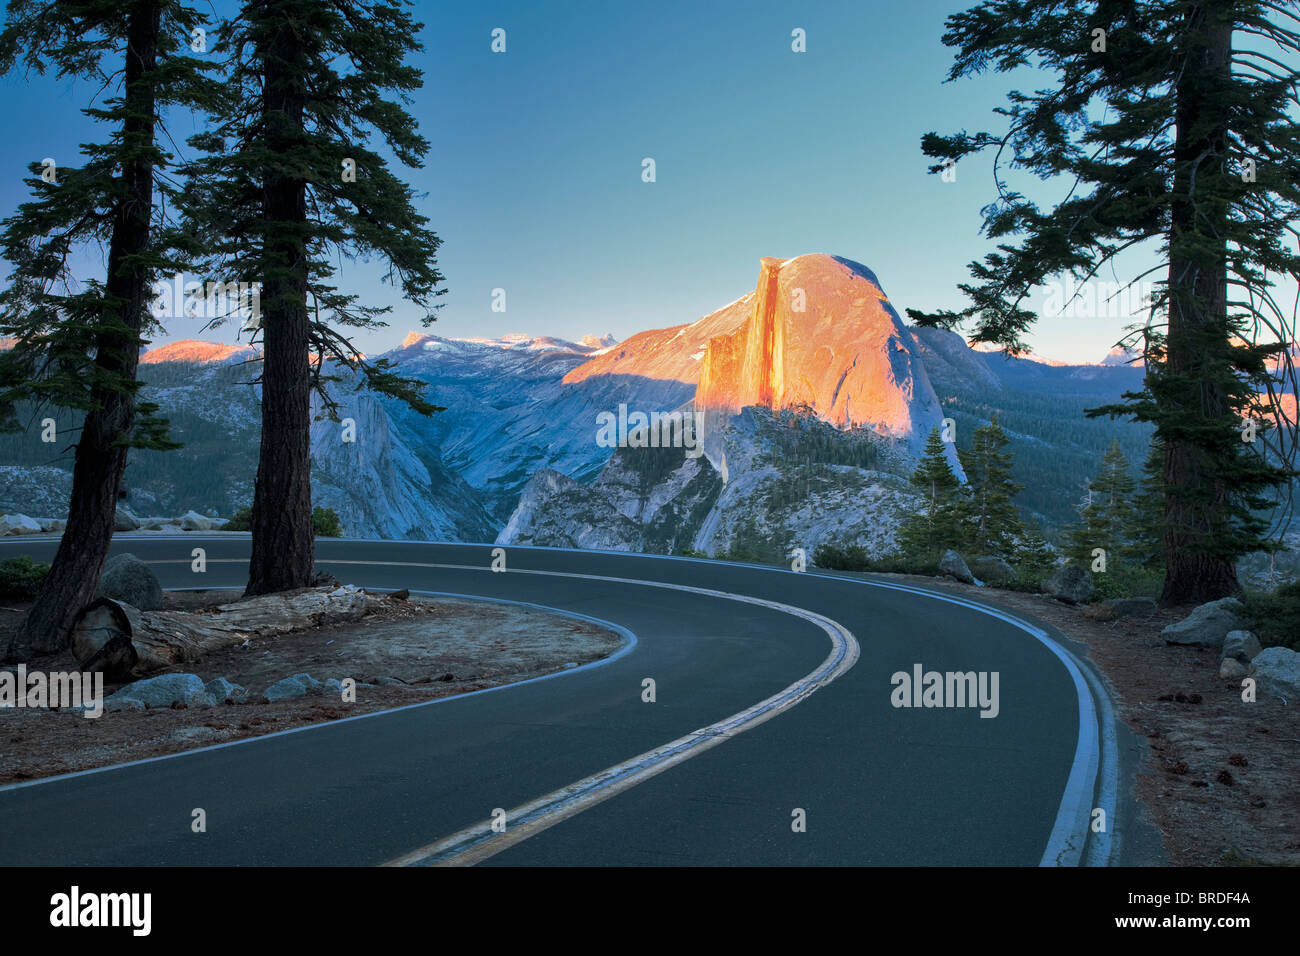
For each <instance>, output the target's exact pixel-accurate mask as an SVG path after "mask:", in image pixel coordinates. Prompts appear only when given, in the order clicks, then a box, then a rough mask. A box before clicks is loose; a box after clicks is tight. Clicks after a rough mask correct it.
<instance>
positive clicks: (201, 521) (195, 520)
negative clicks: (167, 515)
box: [180, 511, 212, 531]
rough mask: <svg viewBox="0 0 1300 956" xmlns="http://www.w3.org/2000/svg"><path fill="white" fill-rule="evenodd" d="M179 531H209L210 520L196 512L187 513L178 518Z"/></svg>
mask: <svg viewBox="0 0 1300 956" xmlns="http://www.w3.org/2000/svg"><path fill="white" fill-rule="evenodd" d="M180 523H181V530H183V531H211V530H212V519H211V518H209V517H207V515H201V514H199V513H198V512H197V511H187V512H185V514H183V515H181V517H180Z"/></svg>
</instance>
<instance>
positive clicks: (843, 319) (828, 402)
mask: <svg viewBox="0 0 1300 956" xmlns="http://www.w3.org/2000/svg"><path fill="white" fill-rule="evenodd" d="M752 298H753V308H752V309H751V310H750V311H749V316H748V319H747V321H745V322H744V324H742V325H741V326H740V327H739V328H736V329H735V330H734V331H732V332H729V333H726V334H724V335H716V336H714V337H713V338H710V339H709V343H708V348H707V349H706V350H705V353H704V358H703V362H702V363H701V368H700V375H699V385H698V388H697V390H696V393H695V407H696V409H697V410H702V411H705V412H707V413H710V414H711V413H732V414H734V413H735V412H738V411H740V409H742V408H744V407H746V406H748V405H763V406H766V407H768V408H773V409H780V408H785V407H787V406H791V405H800V404H806V405H808V406H810V407H811V408H812V409H813V410H814V411H815V412H816V414H817V415H818V416H819V417H820V418H823V419H825V420H826V421H828V422H830V423H831V424H833V425H836V426H838V427H841V428H848V427H852V426H855V425H867V426H871V427H873V428H875V429H876V430H877V431H879V432H881V433H882V434H890V435H893V436H895V437H897V438H902V439H908V440H913V441H914V440H916V439H917V438H918V437H920V438H922V439H923V438H924V435H919V436H918V431H919V429H918V426H924V427H925V428H927V429H928V427H929V425H931V424H932V423H935V422H936V421H937V419H938V418H941V417H942V415H941V413H940V412H939V405H938V402H937V400H936V399H935V397H934V392H933V390H932V389H931V387H930V383H929V379H928V377H927V376H926V374H925V370H924V369H923V368H922V366H921V364H920V363H919V362H916V361H913V359H912V355H911V350H910V348H909V346H910V345H912V341H913V340H912V336H911V333H909V332H908V331H907V329H906V328H905V327H904V326H903V323H902V321H901V320H900V319H899V317H898V314H897V313H896V312H895V311H894V309H893V307H892V306H891V305H890V304H889V300H888V299H887V298H886V297H885V293H884V292H882V291H881V289H880V284H879V283H878V282H877V281H876V277H875V275H873V274H872V272H871V270H869V269H867V268H866V267H865V266H862V265H859V264H858V263H856V262H851V261H849V260H847V259H839V258H836V257H834V256H827V255H807V256H798V257H797V258H794V259H786V260H782V259H772V258H767V259H763V260H762V268H761V271H760V273H759V278H758V288H757V289H756V290H755V291H754V294H753V297H752Z"/></svg>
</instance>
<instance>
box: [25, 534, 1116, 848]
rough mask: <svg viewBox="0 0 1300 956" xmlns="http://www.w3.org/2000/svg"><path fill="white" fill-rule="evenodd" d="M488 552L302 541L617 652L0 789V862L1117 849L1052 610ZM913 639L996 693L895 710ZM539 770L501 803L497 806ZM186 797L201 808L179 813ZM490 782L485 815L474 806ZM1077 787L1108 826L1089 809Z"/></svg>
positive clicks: (1081, 682)
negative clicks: (381, 708)
mask: <svg viewBox="0 0 1300 956" xmlns="http://www.w3.org/2000/svg"><path fill="white" fill-rule="evenodd" d="M55 544H56V542H54V541H51V540H49V539H43V540H39V541H38V540H36V539H18V540H12V539H11V540H8V541H4V542H0V557H7V556H10V555H12V554H14V553H29V554H32V555H33V556H35V557H37V558H43V559H46V560H48V558H49V557H50V556H52V554H53V551H54V547H55ZM196 547H202V548H204V549H205V550H206V554H207V570H206V572H204V573H202V574H198V573H194V572H193V571H192V570H191V561H192V558H191V553H192V550H193V549H194V548H196ZM248 549H249V540H248V538H247V537H244V536H234V535H225V536H206V537H205V536H195V535H186V536H183V537H175V538H172V537H159V536H135V537H132V536H121V535H119V536H118V537H117V538H116V539H115V541H114V545H113V550H114V552H120V551H131V552H133V553H134V554H136V555H138V556H139V557H141V558H142V559H144V560H145V561H147V562H149V563H150V564H151V565H152V566H153V567H154V569H155V570H156V571H157V573H158V576H159V578H160V580H161V582H162V584H163V586H164V587H173V588H181V587H227V586H242V585H243V584H244V583H245V581H246V578H247V555H248ZM505 551H506V559H507V568H508V569H507V570H506V571H505V572H504V573H500V572H493V571H492V570H491V568H490V566H491V563H492V546H491V545H461V544H434V543H421V542H393V541H353V540H332V539H324V540H321V541H319V542H318V544H317V563H318V565H319V566H321V567H323V568H325V569H328V570H330V571H331V572H333V573H334V574H335V575H337V576H338V577H339V578H340V579H342V580H344V581H348V582H350V583H354V584H357V585H361V586H366V587H372V588H385V589H397V588H410V589H411V590H413V591H423V592H430V593H449V594H461V595H474V596H481V597H487V598H493V599H501V600H510V601H519V602H528V603H532V604H537V605H542V606H545V607H548V608H554V609H557V610H559V611H563V612H567V613H572V614H580V615H584V616H587V617H591V618H594V619H597V620H600V621H602V622H606V623H609V624H612V625H614V626H615V627H617V628H618V629H620V630H622V631H623V633H624V634H625V636H627V638H628V644H627V646H626V647H625V648H624V650H623V651H622V652H620V653H619V654H617V655H615V656H614V657H613V658H611V659H608V660H607V661H605V662H601V663H599V664H596V665H590V666H587V667H584V668H580V669H574V670H569V671H565V672H562V673H560V674H558V675H555V676H553V677H549V678H545V679H540V680H535V681H530V682H527V683H524V684H517V685H513V686H509V687H505V688H500V689H495V690H492V691H486V692H480V693H476V694H470V695H464V696H460V697H453V698H449V699H446V700H442V701H437V702H432V703H428V704H420V705H416V706H412V707H406V708H403V709H400V710H395V711H387V712H384V713H380V714H375V715H369V716H365V717H358V718H353V719H348V720H344V721H337V722H333V723H329V724H324V725H320V726H317V727H313V728H309V729H307V730H303V731H296V732H287V733H281V734H273V735H270V736H266V737H261V738H257V739H254V740H251V741H244V742H239V743H236V744H226V745H220V746H216V747H209V748H205V749H202V750H197V751H192V752H189V753H187V754H184V755H181V756H177V757H172V758H165V759H159V760H150V761H144V762H140V763H135V764H128V765H123V766H120V767H114V768H108V769H106V770H103V771H91V772H87V773H81V774H71V775H66V776H63V777H57V778H53V779H50V780H48V781H35V782H32V783H26V784H19V785H14V786H9V787H4V788H0V832H3V833H4V839H3V841H0V864H2V865H7V866H10V865H32V864H38V865H107V864H113V865H204V864H228V865H277V864H306V865H373V864H381V863H385V862H392V861H397V860H399V859H401V862H404V863H411V862H420V863H431V862H451V863H465V862H480V861H481V862H484V863H487V864H496V865H561V864H570V865H571V864H623V865H645V864H650V865H676V864H706V865H729V864H747V865H809V864H893V865H941V864H957V865H971V864H973V865H990V864H1011V865H1040V864H1042V865H1075V864H1080V863H1085V864H1102V865H1104V864H1115V863H1119V862H1125V860H1124V857H1123V852H1124V834H1125V832H1126V829H1131V826H1132V825H1135V824H1132V821H1133V820H1134V819H1135V815H1134V814H1133V813H1132V812H1131V809H1132V805H1131V801H1130V800H1129V798H1128V797H1126V795H1125V794H1126V793H1127V791H1128V789H1129V787H1128V785H1127V783H1126V780H1127V778H1128V777H1130V776H1131V770H1129V769H1127V768H1126V760H1127V758H1126V756H1125V754H1126V752H1127V750H1129V749H1131V746H1132V744H1131V742H1130V741H1127V739H1126V735H1127V733H1128V732H1127V731H1126V730H1123V729H1117V726H1116V722H1115V721H1114V719H1113V716H1112V714H1111V712H1110V703H1109V700H1108V699H1107V697H1106V695H1105V692H1104V691H1103V690H1102V689H1101V685H1100V683H1099V682H1098V681H1097V679H1096V677H1095V675H1094V674H1093V672H1092V671H1091V670H1090V668H1089V667H1088V666H1087V665H1086V664H1085V663H1084V662H1082V661H1081V660H1080V658H1079V657H1078V656H1077V653H1076V651H1077V649H1075V650H1071V648H1070V647H1069V646H1068V642H1067V641H1065V640H1064V639H1063V638H1062V637H1061V636H1060V635H1059V634H1056V633H1054V632H1052V633H1049V631H1048V629H1046V628H1044V627H1042V626H1041V625H1038V624H1036V623H1034V622H1030V621H1026V620H1023V619H1019V618H1016V617H1013V616H1011V615H1009V614H1007V613H1006V612H1002V611H997V610H996V609H993V608H992V607H985V606H982V605H979V604H976V603H975V602H972V601H969V600H966V599H964V598H960V597H954V596H953V595H951V594H946V593H942V592H938V591H935V592H931V591H927V590H925V589H921V588H916V587H912V586H910V585H900V584H898V583H897V582H896V581H893V580H889V579H879V578H871V577H869V576H863V575H837V574H828V573H812V572H805V573H796V572H793V571H789V570H783V569H774V568H764V567H758V566H752V565H741V564H732V563H724V562H713V561H697V560H687V559H678V558H660V557H653V556H645V555H629V554H611V553H606V552H588V551H566V550H554V549H545V548H522V547H509V548H506V549H505ZM855 658H856V659H855ZM915 664H921V665H922V666H923V668H924V669H925V670H927V671H929V670H937V671H941V672H944V671H976V672H981V671H987V672H997V673H998V675H999V691H1000V695H999V696H1000V700H999V712H998V714H997V716H996V717H995V718H993V719H988V718H981V717H980V715H979V710H978V708H969V707H968V708H896V707H894V706H893V705H892V704H891V693H892V691H893V689H894V688H893V685H892V684H891V680H890V678H891V675H892V674H894V673H895V672H897V671H905V672H908V673H911V672H912V670H913V666H914V665H915ZM323 676H340V677H342V676H347V675H343V674H340V675H323ZM645 678H653V679H654V681H655V685H656V686H655V690H656V700H655V702H653V703H646V702H644V701H643V700H642V687H643V684H642V682H643V680H644V679H645ZM769 698H775V700H774V701H769V700H768V699H769ZM765 701H767V703H766V704H764V705H763V706H762V707H760V708H758V710H754V708H755V705H758V704H760V703H762V702H765ZM734 715H742V716H741V717H740V718H739V719H738V720H736V721H731V722H730V723H728V718H732V717H733V716H734ZM715 724H718V725H719V726H717V727H714V726H713V725H715ZM701 730H703V733H696V732H698V731H701ZM693 734H694V736H692V735H693ZM670 742H677V743H676V744H675V747H674V748H672V749H671V752H668V751H664V750H663V749H662V748H663V747H664V745H665V744H669V743H670ZM0 746H3V743H2V742H0ZM647 755H648V756H647ZM632 758H638V759H632ZM629 761H630V763H627V764H626V766H624V767H619V765H621V764H625V762H629ZM610 768H618V769H617V770H616V771H614V772H610ZM593 776H594V777H595V780H594V781H588V783H587V784H586V785H584V786H581V787H578V788H575V787H574V784H575V783H577V782H579V781H584V780H587V778H592V777H593ZM547 795H549V797H548V799H546V800H542V801H541V802H540V803H539V804H536V805H535V807H534V808H533V811H532V822H530V823H528V824H527V825H525V817H524V816H523V815H519V814H515V812H514V811H515V808H521V807H525V806H526V805H528V804H530V803H531V802H533V801H537V800H538V798H542V797H544V796H547ZM196 807H202V808H204V810H205V811H206V813H207V832H206V833H202V834H195V833H193V832H191V828H190V823H191V812H192V810H193V809H194V808H196ZM498 808H500V809H504V810H506V811H508V812H507V814H506V832H505V833H504V834H498V833H494V832H493V831H492V830H491V829H490V826H489V822H490V820H491V818H492V814H493V811H494V810H496V809H498ZM1095 809H1101V810H1103V811H1104V813H1105V821H1106V827H1105V830H1104V831H1101V832H1093V829H1094V828H1093V827H1090V826H1089V824H1090V822H1091V821H1093V820H1095V819H1097V816H1096V814H1095V813H1094V811H1095ZM798 810H802V811H803V815H802V816H803V819H804V820H805V821H806V825H805V829H804V830H803V831H802V832H799V831H798V829H797V828H796V827H795V826H793V825H792V824H793V822H794V821H795V820H796V818H797V817H798V814H797V813H796V811H798ZM31 820H37V821H40V825H39V826H36V827H31V828H27V827H25V826H21V825H19V824H18V821H31ZM453 834H460V836H459V837H457V838H456V839H452V840H450V841H448V840H447V838H449V837H451V836H452V835H453Z"/></svg>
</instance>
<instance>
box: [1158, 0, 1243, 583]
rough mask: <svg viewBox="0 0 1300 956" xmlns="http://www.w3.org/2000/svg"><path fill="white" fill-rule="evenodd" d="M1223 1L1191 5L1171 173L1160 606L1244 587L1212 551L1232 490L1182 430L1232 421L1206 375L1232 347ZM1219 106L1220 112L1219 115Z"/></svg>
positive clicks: (1227, 53)
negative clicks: (1169, 428)
mask: <svg viewBox="0 0 1300 956" xmlns="http://www.w3.org/2000/svg"><path fill="white" fill-rule="evenodd" d="M1222 6H1223V4H1222V3H1205V4H1201V5H1198V6H1195V7H1192V8H1190V9H1189V10H1188V13H1187V25H1188V30H1187V34H1186V38H1187V39H1186V42H1187V51H1188V52H1187V62H1186V65H1185V67H1184V69H1183V72H1182V75H1181V77H1180V79H1179V81H1178V84H1177V88H1176V92H1175V96H1176V98H1177V106H1176V118H1175V122H1176V140H1175V146H1174V160H1175V169H1176V171H1175V175H1174V187H1173V194H1172V197H1171V223H1170V225H1171V231H1170V245H1169V328H1168V339H1167V343H1166V345H1167V351H1166V356H1165V368H1164V370H1162V371H1163V372H1167V373H1169V374H1171V375H1174V376H1186V381H1184V382H1178V381H1177V380H1175V381H1174V382H1172V383H1169V382H1166V385H1165V388H1164V394H1163V397H1164V398H1165V400H1166V402H1167V405H1168V407H1172V408H1176V409H1177V410H1178V413H1179V417H1180V419H1182V421H1181V422H1179V423H1178V424H1176V425H1175V429H1176V432H1175V433H1174V434H1169V435H1166V436H1165V460H1164V484H1165V488H1166V491H1165V535H1164V548H1165V583H1164V590H1163V593H1162V594H1161V602H1162V603H1164V604H1181V603H1187V602H1196V603H1201V602H1204V601H1209V600H1214V599H1216V598H1221V597H1225V596H1227V595H1229V594H1234V593H1236V592H1237V591H1239V590H1240V589H1241V588H1240V585H1239V584H1238V582H1237V573H1236V568H1235V565H1234V563H1233V561H1232V560H1230V559H1228V558H1224V557H1221V556H1217V555H1214V554H1212V553H1207V550H1208V549H1209V548H1210V546H1211V545H1212V544H1213V542H1214V540H1215V539H1216V537H1217V536H1218V535H1219V534H1220V533H1222V532H1223V531H1224V530H1225V529H1227V528H1228V526H1229V525H1228V522H1230V520H1231V512H1230V509H1229V502H1230V491H1231V489H1229V488H1228V487H1227V485H1226V483H1225V482H1224V480H1223V479H1222V478H1221V477H1220V474H1221V473H1220V472H1219V470H1218V469H1216V468H1215V467H1214V464H1213V461H1212V458H1211V452H1210V451H1209V450H1208V449H1207V448H1206V447H1204V446H1203V445H1202V444H1200V443H1198V442H1197V441H1195V440H1193V439H1191V438H1189V437H1187V436H1186V435H1185V434H1181V433H1179V432H1181V431H1182V429H1183V422H1187V421H1194V423H1195V427H1200V428H1203V427H1205V426H1206V425H1209V426H1213V425H1214V424H1215V423H1216V422H1220V423H1224V424H1225V425H1227V426H1228V427H1231V425H1232V424H1233V423H1235V418H1234V416H1233V413H1232V410H1231V407H1230V405H1229V404H1228V401H1227V396H1225V395H1224V394H1223V392H1222V390H1221V389H1219V388H1218V387H1216V386H1215V385H1214V384H1213V383H1212V381H1211V380H1210V378H1209V377H1208V376H1207V374H1206V373H1207V371H1208V370H1209V367H1210V366H1211V365H1213V364H1214V363H1216V362H1219V361H1222V360H1223V359H1224V357H1225V356H1226V355H1227V353H1228V350H1229V346H1230V340H1229V330H1228V324H1227V255H1226V247H1225V245H1224V242H1223V240H1222V239H1221V238H1219V237H1221V236H1222V235H1223V234H1224V232H1225V230H1224V228H1222V227H1223V226H1225V225H1226V223H1227V207H1226V205H1224V204H1223V203H1222V201H1221V200H1220V199H1218V198H1212V197H1211V196H1210V195H1209V193H1208V190H1207V189H1206V188H1205V185H1206V184H1208V183H1210V182H1211V181H1212V180H1213V179H1214V178H1215V177H1217V176H1219V175H1221V165H1222V163H1223V161H1224V158H1225V157H1226V155H1227V147H1228V142H1227V129H1228V122H1229V118H1228V116H1227V115H1226V112H1225V109H1224V107H1223V105H1222V103H1220V102H1216V95H1217V96H1220V97H1221V95H1222V91H1223V90H1224V89H1225V88H1226V87H1227V86H1228V85H1229V84H1230V80H1231V60H1230V57H1231V46H1232V25H1231V22H1229V21H1228V20H1225V19H1221V18H1220V17H1219V16H1217V14H1218V12H1219V10H1220V9H1221V8H1222ZM1216 114H1217V115H1216Z"/></svg>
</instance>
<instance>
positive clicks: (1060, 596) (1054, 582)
mask: <svg viewBox="0 0 1300 956" xmlns="http://www.w3.org/2000/svg"><path fill="white" fill-rule="evenodd" d="M1043 591H1044V592H1045V593H1047V594H1050V595H1051V596H1052V597H1054V598H1056V599H1057V600H1058V601H1064V602H1065V603H1066V604H1087V603H1088V601H1090V600H1091V599H1092V592H1093V586H1092V575H1091V574H1090V573H1089V572H1088V571H1087V569H1085V568H1081V567H1079V566H1078V565H1074V564H1063V565H1061V567H1060V568H1058V569H1057V571H1056V573H1055V574H1053V575H1052V576H1051V577H1050V578H1048V579H1047V580H1046V581H1044V582H1043Z"/></svg>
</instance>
